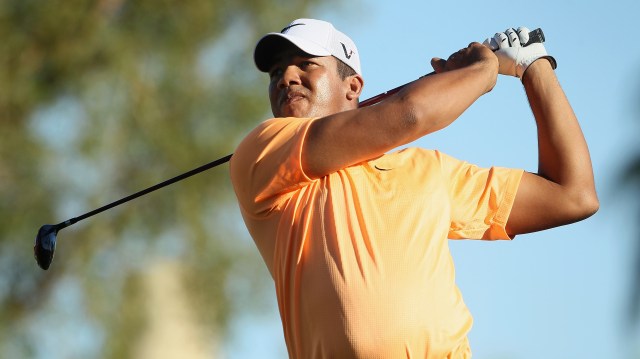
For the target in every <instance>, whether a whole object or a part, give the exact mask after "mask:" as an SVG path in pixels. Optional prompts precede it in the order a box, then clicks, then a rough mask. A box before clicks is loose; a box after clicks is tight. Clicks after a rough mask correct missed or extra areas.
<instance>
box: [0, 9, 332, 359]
mask: <svg viewBox="0 0 640 359" xmlns="http://www.w3.org/2000/svg"><path fill="white" fill-rule="evenodd" d="M327 4H328V3H327V2H326V1H324V2H323V3H322V4H320V2H318V1H301V2H284V1H282V0H275V1H274V0H268V1H267V0H251V1H221V0H207V1H203V0H191V1H174V0H157V1H151V0H138V1H129V0H98V1H89V0H65V1H60V0H53V1H36V0H2V1H0V39H1V41H0V357H3V358H9V357H14V358H17V357H32V356H42V355H41V354H42V351H43V350H47V349H49V348H50V347H51V346H53V347H54V348H55V346H56V345H60V346H62V345H72V344H70V343H66V344H65V343H57V344H51V343H48V342H47V337H53V338H56V336H55V335H53V334H54V333H57V334H60V333H59V332H61V331H64V330H69V331H71V332H73V334H69V335H67V337H71V338H73V339H74V344H73V345H75V346H78V345H79V344H77V343H75V341H76V340H77V341H78V342H82V341H81V340H80V339H81V338H82V337H78V336H77V335H79V333H81V332H82V333H85V332H90V334H91V335H90V336H91V337H92V338H93V342H92V343H93V344H91V345H88V347H89V348H88V349H87V348H85V349H78V352H79V353H80V354H77V353H76V354H77V355H74V356H76V357H85V358H86V357H89V356H95V357H105V358H125V357H130V356H131V355H132V352H131V351H132V350H134V345H133V343H135V342H136V340H137V339H138V337H139V336H140V333H141V332H143V331H144V327H145V325H146V324H145V323H146V320H145V315H143V314H144V306H145V300H144V293H143V291H142V289H141V282H142V281H143V279H142V278H143V276H142V274H143V273H144V271H145V269H146V268H148V267H149V266H151V265H153V262H154V261H155V260H157V259H158V258H172V259H175V260H177V261H179V262H180V263H181V264H183V265H184V273H185V276H184V278H185V288H186V289H187V292H188V294H189V296H188V297H189V298H190V304H191V306H192V308H193V310H194V311H195V312H196V313H197V314H198V318H199V320H200V321H201V322H202V323H201V324H203V325H205V326H207V327H210V328H214V329H215V330H214V332H218V333H225V329H226V328H227V325H228V324H229V320H230V317H231V316H233V315H234V313H235V312H237V311H240V310H248V307H251V306H253V305H255V304H256V303H255V302H252V298H261V293H263V290H264V289H265V288H267V287H268V286H271V283H270V282H268V281H264V278H265V276H267V274H266V270H265V269H264V268H263V267H264V265H263V264H262V262H261V260H260V259H259V256H258V255H257V251H256V250H255V248H254V247H253V244H252V243H250V241H247V240H246V238H247V234H246V233H245V230H244V228H243V226H242V223H240V222H239V221H238V218H239V216H238V215H237V212H238V211H237V209H236V204H235V198H234V196H233V191H232V188H231V185H230V183H229V180H228V175H227V169H226V165H224V166H223V167H222V168H217V169H215V170H212V171H208V172H206V173H203V174H201V175H198V176H196V177H192V178H190V179H188V180H185V181H183V182H180V183H179V184H175V185H172V186H171V187H168V188H166V189H163V190H162V192H161V193H160V192H154V193H153V194H150V195H148V196H145V197H143V198H140V199H137V200H136V201H135V202H130V203H128V204H127V205H125V206H121V207H118V208H117V209H113V210H110V211H108V212H105V213H103V214H100V215H99V217H93V218H92V219H90V220H87V221H86V222H81V223H78V224H76V225H74V226H73V227H70V228H68V229H65V230H63V231H62V232H60V234H59V237H58V248H57V252H56V258H55V259H54V262H53V264H52V266H51V268H50V269H49V270H48V271H46V272H45V271H42V270H40V269H39V268H38V267H37V266H36V264H35V261H34V260H33V258H32V249H31V247H32V243H33V238H34V237H35V234H36V232H37V230H38V228H39V227H40V226H41V225H43V224H45V223H52V224H53V223H58V222H60V221H63V220H65V219H68V218H70V217H73V216H77V215H80V214H82V213H84V212H86V211H89V210H91V209H94V208H97V207H99V206H102V205H104V204H106V203H109V202H111V201H113V200H115V199H118V198H121V197H123V196H125V195H128V194H130V193H133V192H136V191H138V190H140V189H143V188H146V187H148V186H150V185H153V184H155V183H158V182H160V181H162V180H164V179H167V178H170V177H173V176H175V175H177V174H179V173H182V172H184V171H186V170H189V169H192V168H194V167H197V166H199V165H202V164H204V163H207V162H210V161H211V160H213V159H216V158H218V157H222V156H223V155H226V154H229V153H231V152H232V151H233V149H234V146H235V144H236V143H237V142H238V140H239V139H240V138H241V137H242V135H243V134H244V133H246V132H247V130H248V129H249V128H251V127H253V126H254V125H255V124H257V122H258V121H261V120H262V119H265V118H266V117H267V116H268V114H269V109H268V101H267V99H266V79H265V78H263V77H262V76H261V74H260V73H258V72H257V71H256V70H255V69H254V65H253V60H252V51H253V46H254V44H255V42H256V41H257V39H258V38H259V36H260V35H262V34H264V33H266V32H268V31H273V30H279V29H280V28H281V27H282V26H283V24H286V23H288V22H289V21H291V20H293V19H295V18H298V17H304V16H307V15H308V14H309V12H311V11H312V10H313V9H314V8H315V6H319V5H323V6H327ZM243 238H244V239H243ZM256 273H261V274H263V275H264V276H256ZM256 277H258V278H256ZM257 302H260V301H259V300H258V301H257ZM70 317H72V318H74V319H73V320H74V321H76V322H74V323H75V324H73V323H72V324H69V323H68V322H67V321H71V319H70ZM78 321H79V322H78ZM71 322H73V321H71ZM74 331H76V332H74ZM85 334H86V333H85ZM61 337H62V338H65V337H64V336H61ZM96 338H97V339H96ZM51 340H52V339H49V341H51ZM54 340H55V339H54ZM90 342H91V341H90ZM96 343H97V344H96ZM43 348H44V349H43ZM83 350H84V352H83ZM45 357H49V356H45Z"/></svg>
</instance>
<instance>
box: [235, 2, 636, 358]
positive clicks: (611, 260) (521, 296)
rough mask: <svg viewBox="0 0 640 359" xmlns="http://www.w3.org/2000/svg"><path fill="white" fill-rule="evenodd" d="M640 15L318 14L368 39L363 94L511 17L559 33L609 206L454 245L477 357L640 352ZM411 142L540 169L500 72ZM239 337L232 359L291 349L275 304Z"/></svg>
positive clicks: (532, 8) (412, 7)
mask: <svg viewBox="0 0 640 359" xmlns="http://www.w3.org/2000/svg"><path fill="white" fill-rule="evenodd" d="M638 14H640V4H639V3H638V2H637V1H631V0H625V1H617V2H616V1H608V2H592V1H578V0H570V1H548V0H543V1H536V2H531V1H526V2H512V3H506V2H504V1H500V2H498V1H484V2H477V1H456V2H429V1H395V2H386V1H384V2H383V1H374V2H371V3H366V4H361V6H356V5H347V6H346V9H341V10H340V11H327V10H325V11H322V12H318V13H317V14H312V15H311V16H314V17H318V18H322V19H325V20H329V21H331V22H333V23H334V24H335V25H336V27H337V28H338V29H340V30H341V31H343V32H345V33H347V34H349V35H350V36H351V37H352V38H353V39H354V41H355V42H356V44H357V46H358V48H359V50H360V54H361V61H362V68H363V73H364V78H365V91H364V94H363V99H365V98H369V97H371V96H373V95H376V94H378V93H380V92H384V91H386V90H388V89H391V88H393V87H396V86H398V85H401V84H404V83H406V82H409V81H412V80H414V79H416V78H417V77H419V76H421V75H423V74H425V73H428V72H430V71H431V70H432V69H431V67H430V65H429V61H430V59H431V57H433V56H439V57H443V58H446V57H447V56H448V55H449V54H451V53H452V52H454V51H457V50H458V49H459V48H461V47H464V46H466V45H467V44H468V43H469V42H471V41H482V40H484V39H485V38H486V37H488V36H490V35H492V34H493V33H495V32H497V31H502V30H504V29H505V28H507V27H512V26H514V27H517V26H521V25H524V26H527V27H529V28H531V29H533V28H536V27H540V28H542V29H543V30H544V32H545V34H546V37H547V44H546V47H547V51H548V52H549V53H550V54H551V55H553V56H554V57H555V58H556V60H557V61H558V69H557V75H558V78H559V79H560V82H561V84H562V86H563V88H564V90H565V92H566V93H567V96H568V97H569V99H570V101H571V103H572V105H573V107H574V110H575V112H576V114H577V115H578V118H579V120H580V122H581V125H582V128H583V131H584V133H585V136H586V138H587V142H588V143H589V147H590V150H591V155H592V160H593V163H594V170H595V175H596V182H597V187H598V191H599V195H600V200H601V209H600V211H599V212H598V213H597V214H596V215H595V216H594V217H592V218H590V219H588V220H586V221H583V222H580V223H577V224H573V225H570V226H565V227H561V228H557V229H552V230H548V231H545V232H540V233H534V234H528V235H523V236H519V237H518V238H516V240H514V241H512V242H476V241H457V242H453V241H452V242H450V245H451V250H452V253H453V256H454V260H455V262H456V268H457V279H458V285H459V286H460V288H461V290H462V292H463V295H464V298H465V302H466V303H467V305H468V306H469V307H470V309H471V312H472V313H473V315H474V318H475V323H474V327H473V328H472V330H471V333H470V340H471V344H472V349H473V352H474V358H475V359H538V358H546V359H556V358H557V359H561V358H562V359H565V358H630V357H631V356H632V353H635V354H636V355H635V357H638V355H639V354H638V353H639V352H640V351H639V350H638V348H639V344H638V340H637V338H638V336H637V335H630V334H628V333H625V329H624V328H625V327H624V321H623V319H624V318H625V316H626V312H625V307H624V306H625V305H626V304H627V302H626V300H627V298H628V296H629V286H630V284H631V281H632V278H631V263H632V261H633V258H634V257H633V255H634V254H635V252H637V251H638V248H639V247H638V244H637V243H636V242H637V239H639V238H640V236H638V234H637V233H638V229H639V228H640V224H639V223H638V221H637V212H635V213H634V212H631V210H632V209H634V208H637V206H635V205H637V203H638V200H637V199H636V198H633V197H632V196H630V195H629V194H627V193H625V192H619V191H618V190H616V188H617V187H619V186H618V180H619V174H620V172H621V170H622V168H623V167H624V165H625V164H626V163H627V162H628V161H629V160H630V155H631V154H632V153H634V151H635V152H636V153H637V152H638V151H640V143H639V141H638V140H637V135H638V134H639V133H640V106H639V105H638V104H639V103H640V101H638V99H639V97H640V45H638V44H637V41H636V31H635V30H636V26H635V23H636V21H637V16H638ZM292 20H293V19H292ZM283 25H285V24H283ZM274 30H277V29H274ZM412 145H415V146H421V147H426V148H437V149H439V150H441V151H443V152H446V153H448V154H450V155H453V156H455V157H457V158H460V159H464V160H467V161H469V162H472V163H476V164H478V165H481V166H491V165H497V166H506V167H517V168H524V169H525V170H528V171H535V170H536V168H537V152H536V132H535V124H534V122H533V118H532V115H531V111H530V109H529V106H528V103H527V102H526V98H525V96H524V91H523V89H522V85H521V84H520V83H519V81H518V80H517V79H515V78H507V77H500V78H499V80H498V83H497V86H496V88H495V89H494V90H493V91H492V92H491V93H489V94H487V95H485V96H484V97H483V98H481V99H480V100H479V101H478V102H477V103H476V104H474V105H473V106H472V107H471V108H470V109H469V110H468V111H467V112H466V113H465V114H463V116H462V117H461V118H460V119H459V120H458V121H457V122H455V123H454V124H453V125H451V126H450V127H448V128H446V129H444V130H443V131H441V132H439V133H436V134H433V135H430V136H428V137H426V138H423V139H420V140H418V141H416V142H415V143H414V144H412ZM234 333H235V339H234V340H233V341H232V342H230V343H228V346H227V350H226V354H227V357H228V358H246V357H261V358H282V357H284V356H286V354H285V353H286V351H285V348H284V341H283V339H282V331H281V328H280V323H279V319H278V314H277V308H276V305H275V301H274V302H273V305H272V306H271V308H270V310H269V311H267V312H265V313H263V314H262V315H260V316H258V317H255V316H251V317H242V318H239V319H238V321H237V323H236V326H235V329H234ZM634 346H635V349H634ZM258 353H259V354H258ZM256 355H258V356H256Z"/></svg>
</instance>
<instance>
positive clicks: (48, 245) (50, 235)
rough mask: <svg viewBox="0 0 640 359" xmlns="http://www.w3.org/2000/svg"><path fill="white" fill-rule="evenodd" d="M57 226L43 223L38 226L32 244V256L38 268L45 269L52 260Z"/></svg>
mask: <svg viewBox="0 0 640 359" xmlns="http://www.w3.org/2000/svg"><path fill="white" fill-rule="evenodd" d="M57 235H58V226H54V225H51V224H45V225H44V226H42V227H40V230H39V231H38V235H37V236H36V242H35V244H34V246H33V256H34V257H35V258H36V262H37V263H38V266H40V268H42V269H44V270H47V269H49V266H50V265H51V261H53V253H54V252H55V250H56V239H57Z"/></svg>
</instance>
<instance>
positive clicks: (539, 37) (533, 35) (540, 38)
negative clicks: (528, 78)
mask: <svg viewBox="0 0 640 359" xmlns="http://www.w3.org/2000/svg"><path fill="white" fill-rule="evenodd" d="M544 40H545V39H544V33H543V32H542V30H541V29H539V28H538V29H535V30H533V31H531V32H530V33H529V42H527V43H526V44H525V45H524V46H527V45H529V44H532V43H536V42H544ZM433 74H435V72H431V73H428V74H426V75H424V76H422V77H425V76H429V75H433ZM422 77H421V78H422ZM407 85H408V84H404V85H402V86H398V87H396V88H394V89H391V90H389V91H387V92H384V93H381V94H379V95H376V96H374V97H371V98H369V99H367V100H364V101H362V102H360V104H359V107H367V106H371V105H375V104H377V103H378V102H380V101H382V100H384V99H385V98H387V97H389V96H391V95H393V94H395V93H396V92H398V91H400V89H402V88H403V87H405V86H407ZM232 155H233V154H230V155H226V156H224V157H221V158H218V159H217V160H215V161H212V162H209V163H207V164H205V165H202V166H200V167H198V168H195V169H193V170H191V171H188V172H185V173H183V174H181V175H178V176H176V177H173V178H170V179H168V180H166V181H164V182H161V183H158V184H156V185H153V186H151V187H149V188H146V189H143V190H142V191H139V192H136V193H134V194H131V195H129V196H127V197H124V198H122V199H119V200H117V201H115V202H112V203H109V204H107V205H105V206H102V207H100V208H97V209H94V210H93V211H91V212H87V213H85V214H83V215H81V216H78V217H74V218H71V219H68V220H66V221H64V222H60V223H58V224H57V225H56V229H57V230H60V229H63V228H65V227H68V226H70V225H72V224H74V223H76V222H78V221H81V220H83V219H85V218H88V217H91V216H93V215H96V214H98V213H100V212H103V211H106V210H108V209H110V208H113V207H115V206H118V205H120V204H123V203H125V202H129V201H131V200H132V199H134V198H138V197H140V196H143V195H145V194H147V193H150V192H153V191H155V190H158V189H160V188H163V187H165V186H168V185H170V184H172V183H175V182H178V181H180V180H183V179H185V178H187V177H191V176H193V175H196V174H198V173H200V172H203V171H206V170H208V169H210V168H213V167H217V166H219V165H221V164H223V163H226V162H228V161H229V160H230V159H231V156H232Z"/></svg>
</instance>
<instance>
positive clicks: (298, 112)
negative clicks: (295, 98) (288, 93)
mask: <svg viewBox="0 0 640 359" xmlns="http://www.w3.org/2000/svg"><path fill="white" fill-rule="evenodd" d="M310 116H311V111H310V110H309V109H308V108H306V106H305V107H302V106H290V105H285V106H283V107H282V108H280V111H279V115H277V116H276V117H310Z"/></svg>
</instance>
